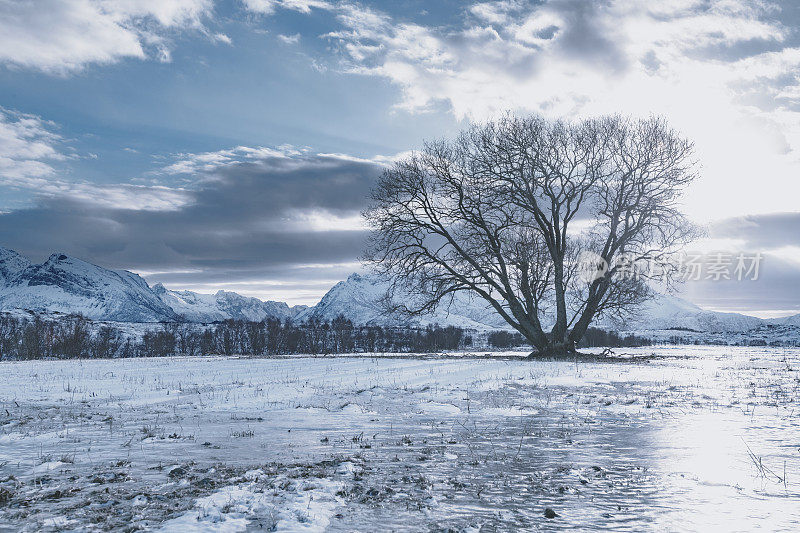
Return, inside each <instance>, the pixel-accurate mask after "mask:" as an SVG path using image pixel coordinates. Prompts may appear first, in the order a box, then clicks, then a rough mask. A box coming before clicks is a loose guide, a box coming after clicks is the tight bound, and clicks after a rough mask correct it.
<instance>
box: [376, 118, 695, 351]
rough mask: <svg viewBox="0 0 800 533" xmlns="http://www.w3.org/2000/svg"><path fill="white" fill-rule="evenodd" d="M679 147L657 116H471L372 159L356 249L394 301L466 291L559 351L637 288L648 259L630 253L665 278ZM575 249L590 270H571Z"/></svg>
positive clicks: (685, 146)
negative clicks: (450, 135)
mask: <svg viewBox="0 0 800 533" xmlns="http://www.w3.org/2000/svg"><path fill="white" fill-rule="evenodd" d="M692 153H693V145H692V143H690V142H689V141H687V140H685V139H683V138H682V137H681V136H680V135H678V134H677V133H676V132H675V131H674V130H672V129H671V128H670V127H669V126H668V125H667V124H666V122H665V121H664V120H662V119H660V118H650V119H643V120H635V119H628V118H623V117H619V116H608V117H602V118H599V119H591V120H584V121H580V122H565V121H548V120H546V119H543V118H540V117H536V116H534V117H526V118H516V117H513V116H507V117H505V118H503V119H500V120H497V121H493V122H488V123H485V124H482V125H477V126H474V127H472V128H470V129H468V130H466V131H464V132H463V133H462V134H461V135H460V136H459V137H458V138H457V139H455V140H454V141H436V142H430V143H427V144H425V146H424V148H423V149H422V150H421V151H420V152H418V153H415V154H413V155H412V156H410V157H409V158H407V159H405V160H402V161H399V162H397V163H396V164H395V165H394V166H393V167H392V168H390V169H388V170H387V171H385V172H384V174H383V175H382V177H381V178H380V180H379V181H378V183H377V185H376V187H375V188H374V189H373V191H372V193H371V200H372V203H371V205H370V207H369V208H368V209H367V210H366V211H365V212H364V216H365V218H366V220H367V222H368V223H369V225H370V226H371V228H372V234H371V238H370V242H369V246H368V249H367V252H366V254H365V259H366V261H367V262H368V263H371V264H372V265H373V266H374V267H375V269H377V271H379V272H380V273H382V274H384V275H387V276H388V277H389V278H390V279H391V280H392V290H391V291H390V294H389V295H388V297H390V299H391V301H392V302H395V303H394V304H393V305H394V306H395V307H394V308H395V309H396V310H401V311H403V312H405V313H408V314H411V315H419V314H423V313H427V312H430V311H432V310H434V309H436V308H437V307H438V306H440V305H449V304H451V303H452V302H453V296H454V295H455V294H457V293H459V292H469V293H471V294H472V295H476V296H478V297H481V298H483V299H484V300H486V302H488V304H489V305H490V306H491V307H493V308H494V310H495V311H497V313H499V314H500V315H501V316H502V317H503V318H504V319H505V320H506V321H507V322H508V323H509V324H510V325H511V326H513V328H514V329H516V330H517V331H519V332H520V333H521V334H522V335H523V336H524V337H525V338H526V339H527V340H528V341H529V342H531V343H532V344H533V346H535V348H536V349H537V351H538V352H539V353H542V354H564V353H571V352H573V351H574V349H575V348H574V347H575V344H576V343H577V342H578V341H579V340H580V339H581V337H582V336H583V335H584V333H585V332H586V330H587V328H588V327H589V325H590V324H591V322H592V320H593V319H594V318H595V317H598V316H600V315H603V314H617V315H619V314H621V313H625V312H626V311H629V310H630V309H631V308H632V306H635V305H637V304H639V303H641V302H643V301H644V300H645V299H646V298H648V296H649V295H650V284H649V281H650V279H648V278H650V277H651V276H652V275H653V272H651V271H650V272H649V271H643V272H637V273H636V275H630V274H631V272H630V268H629V267H630V266H631V265H640V264H641V263H642V262H645V261H649V262H654V261H658V263H659V265H661V266H662V268H661V271H660V272H659V273H658V274H659V277H660V278H661V280H662V281H664V282H665V283H667V284H669V283H671V281H673V280H674V279H675V277H674V276H673V274H674V267H672V266H671V265H673V264H674V263H672V262H671V261H668V259H669V258H670V257H671V256H672V255H673V254H675V253H676V252H677V251H678V250H679V249H680V246H681V245H682V244H683V243H684V242H686V241H687V240H688V239H690V238H691V237H692V236H693V235H694V233H695V232H694V229H693V226H692V225H691V224H689V223H688V222H687V220H686V219H685V217H684V216H683V215H682V214H681V212H680V209H679V203H678V202H679V199H680V196H681V194H682V192H683V190H684V189H685V188H686V186H687V185H688V184H689V183H690V182H691V181H692V180H693V179H694V177H695V171H694V162H693V159H692V157H693V156H692ZM586 257H590V258H593V259H592V261H594V262H595V263H597V265H598V271H597V273H596V274H595V275H589V276H587V275H585V273H584V275H581V272H580V269H581V267H582V266H584V265H585V263H586V261H585V258H586ZM581 259H583V260H581ZM600 267H603V268H600ZM590 274H591V273H590ZM397 302H400V303H397ZM545 327H547V328H549V329H550V330H549V332H548V331H546V328H545Z"/></svg>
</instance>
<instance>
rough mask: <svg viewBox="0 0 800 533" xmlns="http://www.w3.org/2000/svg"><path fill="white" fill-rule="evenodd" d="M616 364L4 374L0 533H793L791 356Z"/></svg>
mask: <svg viewBox="0 0 800 533" xmlns="http://www.w3.org/2000/svg"><path fill="white" fill-rule="evenodd" d="M618 352H621V353H625V354H628V355H632V356H633V357H630V358H628V359H626V360H623V361H618V362H596V363H581V362H579V363H577V364H576V363H574V362H563V361H562V362H552V361H549V362H548V361H533V362H531V361H525V360H521V359H520V356H522V355H523V354H514V353H504V354H491V355H481V356H475V354H472V355H470V354H465V355H462V356H458V355H450V356H446V357H445V356H428V357H420V356H409V355H404V356H398V357H385V356H384V357H372V356H363V355H361V356H354V357H335V358H324V357H320V358H306V357H292V358H286V359H247V358H241V359H237V358H216V357H214V358H199V357H198V358H165V359H126V360H98V361H31V362H6V363H0V372H1V373H0V375H1V376H2V384H0V424H2V426H1V427H0V531H18V530H23V531H38V530H109V529H114V530H117V529H120V530H135V529H152V530H163V531H238V530H242V531H244V530H246V529H255V530H264V531H270V530H273V531H323V530H329V531H353V530H366V531H383V530H396V531H419V530H422V531H447V530H453V531H495V530H499V531H507V530H520V529H523V530H539V529H543V530H562V529H563V530H570V529H574V528H580V529H583V530H587V529H613V530H628V531H641V530H660V531H709V530H720V531H744V530H753V529H757V528H759V527H761V528H765V529H767V530H785V531H796V530H798V528H800V403H798V402H800V349H782V348H781V349H769V348H763V349H762V348H732V347H657V348H652V347H651V348H643V349H629V350H619V351H618ZM652 354H655V355H656V357H649V356H651V355H652ZM547 508H550V509H552V510H553V511H554V512H555V513H557V515H558V516H557V517H555V518H547V517H545V509H547Z"/></svg>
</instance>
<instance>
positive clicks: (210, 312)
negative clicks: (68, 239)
mask: <svg viewBox="0 0 800 533" xmlns="http://www.w3.org/2000/svg"><path fill="white" fill-rule="evenodd" d="M387 289H388V284H387V282H386V281H384V280H381V279H379V278H377V277H375V276H370V275H359V274H352V275H350V276H349V277H348V278H347V279H346V280H345V281H342V282H339V283H337V284H336V285H335V286H334V287H333V288H332V289H331V290H330V291H328V293H327V294H326V295H325V296H324V297H323V298H322V300H321V301H320V302H319V303H318V304H317V305H315V306H313V307H306V306H294V307H290V306H288V305H287V304H286V303H284V302H273V301H263V300H259V299H258V298H249V297H246V296H242V295H240V294H237V293H235V292H227V291H218V292H217V293H216V294H198V293H195V292H191V291H173V290H169V289H166V288H165V287H164V286H162V285H161V284H157V285H155V286H154V287H152V288H151V287H150V286H149V285H148V284H147V282H146V281H145V280H144V279H142V278H141V277H139V276H138V275H137V274H134V273H132V272H128V271H125V270H120V271H114V270H108V269H105V268H102V267H99V266H97V265H93V264H91V263H88V262H86V261H82V260H80V259H76V258H74V257H70V256H67V255H64V254H53V255H51V256H50V257H49V258H48V259H47V261H45V262H44V263H42V264H38V265H37V264H31V262H30V261H29V260H28V259H26V258H25V257H23V256H22V255H20V254H18V253H16V252H14V251H13V250H9V249H6V248H2V247H0V311H26V310H29V311H35V312H45V313H54V312H56V313H65V314H70V313H79V314H81V315H84V316H85V317H87V318H89V319H92V320H98V321H117V322H161V321H179V320H185V321H189V322H202V323H208V322H215V321H219V320H225V319H236V320H253V321H261V320H264V319H267V318H270V317H272V318H278V319H281V320H286V319H292V320H294V321H296V322H303V321H306V320H309V319H311V318H316V319H321V320H332V319H333V318H335V317H337V316H339V315H344V316H346V317H347V318H349V319H350V320H352V321H353V323H355V324H359V325H367V324H374V325H384V326H402V325H420V326H426V325H429V324H439V325H441V326H447V325H452V326H458V327H462V328H470V329H478V330H489V329H508V325H507V324H506V323H505V322H504V321H503V319H502V318H501V317H500V316H499V315H498V314H497V313H496V312H494V310H493V309H492V308H491V307H490V306H489V305H488V304H486V303H485V302H484V301H483V300H481V299H480V298H477V297H470V296H468V295H466V294H459V295H457V296H456V298H455V299H454V301H453V303H452V304H451V305H450V306H441V307H440V309H438V310H437V311H436V312H435V313H433V314H429V315H425V316H421V317H416V318H414V319H409V318H408V317H403V316H400V315H398V314H392V315H387V314H386V313H385V306H384V305H383V303H382V299H383V297H384V295H385V294H386V292H387ZM409 297H410V296H409ZM596 325H597V326H599V327H605V328H608V329H616V330H618V331H634V332H638V333H642V332H655V331H660V332H662V333H663V332H667V333H668V332H669V331H690V332H701V333H709V334H717V335H724V334H727V333H730V334H734V333H736V334H745V333H747V332H750V331H756V330H759V331H760V330H764V329H765V328H766V329H770V328H772V329H774V328H776V327H778V328H783V329H786V328H790V329H793V330H794V329H800V315H794V316H791V317H785V318H777V319H771V320H763V319H760V318H756V317H752V316H747V315H742V314H738V313H721V312H717V311H708V310H704V309H702V308H700V307H698V306H696V305H694V304H692V303H690V302H687V301H686V300H683V299H681V298H678V297H676V296H669V295H659V296H657V297H656V298H655V299H654V300H652V301H650V302H648V303H646V304H645V305H644V306H642V307H641V308H640V309H639V310H637V311H636V312H635V313H634V314H633V315H632V316H631V317H629V318H628V319H626V320H625V321H624V322H623V323H619V322H615V321H613V320H609V319H602V320H600V321H598V322H597V324H596ZM783 329H782V330H783Z"/></svg>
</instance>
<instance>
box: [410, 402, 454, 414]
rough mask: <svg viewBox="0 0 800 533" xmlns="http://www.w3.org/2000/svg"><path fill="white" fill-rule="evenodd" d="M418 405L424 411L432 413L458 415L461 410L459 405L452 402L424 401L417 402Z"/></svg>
mask: <svg viewBox="0 0 800 533" xmlns="http://www.w3.org/2000/svg"><path fill="white" fill-rule="evenodd" d="M417 407H418V408H419V409H420V411H422V412H423V413H427V414H431V415H457V414H459V413H460V412H461V409H460V408H459V407H458V406H457V405H453V404H451V403H438V402H422V403H419V404H417Z"/></svg>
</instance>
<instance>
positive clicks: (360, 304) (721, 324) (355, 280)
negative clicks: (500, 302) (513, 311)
mask: <svg viewBox="0 0 800 533" xmlns="http://www.w3.org/2000/svg"><path fill="white" fill-rule="evenodd" d="M387 288H388V284H387V283H386V282H383V281H381V280H379V279H378V278H376V277H374V276H368V275H359V274H352V275H351V276H350V277H348V278H347V280H345V281H342V282H339V283H337V284H336V285H335V286H334V287H333V288H332V289H331V290H330V291H328V293H327V294H326V295H325V296H324V297H323V298H322V300H321V301H320V303H318V304H317V305H315V306H314V307H311V308H309V309H308V310H307V311H305V312H303V313H300V315H299V316H298V320H307V319H308V318H311V317H314V318H319V319H325V320H331V319H333V318H335V317H336V316H338V315H340V314H342V315H344V316H346V317H347V318H349V319H350V320H352V321H353V322H354V323H356V324H380V325H401V324H409V323H411V322H416V323H417V324H419V325H423V326H424V325H427V324H440V325H454V326H460V327H464V328H474V329H499V328H504V329H505V328H508V325H507V324H506V323H505V322H504V321H503V319H502V318H501V317H500V316H499V315H498V314H497V313H495V312H494V311H493V309H491V308H490V307H489V306H487V305H486V304H485V303H484V302H483V301H482V300H481V299H479V298H469V297H467V296H466V295H459V296H458V297H457V298H456V299H455V301H454V302H453V304H452V305H451V306H450V307H449V309H444V308H442V309H439V310H437V311H436V313H434V314H432V315H428V316H422V317H419V318H416V319H415V320H413V321H410V320H409V319H407V318H403V317H398V316H393V315H392V316H386V315H385V314H384V309H385V306H383V305H382V304H381V299H382V297H383V296H384V295H385V294H386V290H387ZM778 320H786V321H791V320H795V321H796V322H798V325H800V316H797V317H789V318H786V319H778ZM769 322H770V321H765V320H763V319H760V318H756V317H753V316H748V315H742V314H738V313H722V312H718V311H708V310H705V309H702V308H700V307H698V306H696V305H694V304H692V303H690V302H688V301H686V300H684V299H682V298H679V297H677V296H671V295H664V294H661V295H657V296H656V298H654V299H653V300H651V301H649V302H647V303H646V304H644V305H643V306H641V308H640V309H638V310H637V311H635V312H634V313H633V315H632V316H631V317H629V318H628V319H626V320H625V321H624V322H623V323H620V322H617V321H614V320H610V319H601V320H600V321H599V322H597V324H596V325H597V326H598V327H603V328H607V329H616V330H619V331H640V332H641V331H656V330H692V331H697V332H706V333H726V332H746V331H749V330H751V329H753V328H757V327H759V326H762V325H764V324H767V323H769ZM787 324H794V323H793V322H787ZM545 326H547V324H545Z"/></svg>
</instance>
